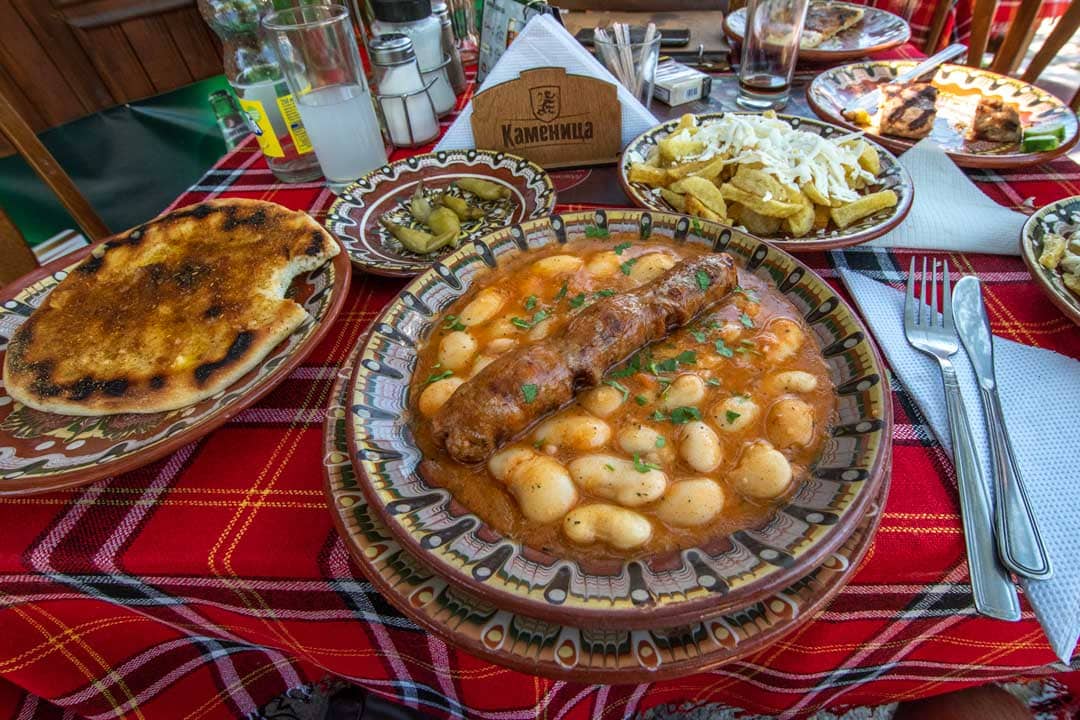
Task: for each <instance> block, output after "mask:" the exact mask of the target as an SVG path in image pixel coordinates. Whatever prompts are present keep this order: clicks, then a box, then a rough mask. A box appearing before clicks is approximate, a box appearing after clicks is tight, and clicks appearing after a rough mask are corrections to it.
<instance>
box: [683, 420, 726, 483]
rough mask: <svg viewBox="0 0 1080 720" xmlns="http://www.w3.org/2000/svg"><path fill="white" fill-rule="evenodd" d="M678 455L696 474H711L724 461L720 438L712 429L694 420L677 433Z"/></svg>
mask: <svg viewBox="0 0 1080 720" xmlns="http://www.w3.org/2000/svg"><path fill="white" fill-rule="evenodd" d="M679 455H680V456H681V457H682V459H683V460H685V461H686V464H687V465H689V466H690V467H692V468H694V469H695V470H697V471H698V472H711V471H713V470H715V469H716V468H717V467H719V466H720V462H721V461H722V460H723V459H724V451H723V448H721V447H720V438H718V437H716V433H715V432H713V429H712V428H711V427H709V426H708V425H706V424H705V423H703V422H701V421H700V420H695V421H693V422H688V423H686V425H684V426H683V429H682V431H681V432H680V433H679Z"/></svg>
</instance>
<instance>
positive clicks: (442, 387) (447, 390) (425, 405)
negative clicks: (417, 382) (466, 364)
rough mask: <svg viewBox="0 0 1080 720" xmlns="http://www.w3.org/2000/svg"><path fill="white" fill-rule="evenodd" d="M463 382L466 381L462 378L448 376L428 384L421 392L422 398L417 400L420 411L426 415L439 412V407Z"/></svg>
mask: <svg viewBox="0 0 1080 720" xmlns="http://www.w3.org/2000/svg"><path fill="white" fill-rule="evenodd" d="M463 382H465V381H464V380H462V379H461V378H456V377H448V378H444V379H442V380H436V381H435V382H433V383H431V384H430V385H428V386H427V387H426V388H424V391H423V392H422V393H420V400H419V401H417V406H418V407H419V408H420V412H421V413H422V414H423V415H424V416H426V417H431V416H433V415H434V414H435V413H437V412H439V408H441V407H442V406H443V404H444V403H445V402H446V401H447V400H449V399H450V396H451V395H453V394H454V391H455V390H457V389H458V388H459V387H461V384H462V383H463Z"/></svg>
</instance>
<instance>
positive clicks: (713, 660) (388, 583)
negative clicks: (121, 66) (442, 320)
mask: <svg viewBox="0 0 1080 720" xmlns="http://www.w3.org/2000/svg"><path fill="white" fill-rule="evenodd" d="M365 341H366V337H365V338H361V340H360V341H359V343H358V344H359V345H360V346H362V345H363V344H364V343H365ZM355 358H356V356H355V355H353V357H352V358H351V359H350V360H349V361H348V362H346V363H345V364H344V365H343V366H342V367H341V369H340V370H339V372H338V374H337V377H336V378H335V380H334V385H333V388H332V390H331V393H330V397H331V401H330V406H329V408H328V409H327V418H326V425H325V428H324V431H323V472H324V474H325V489H326V495H327V501H328V503H329V505H330V510H331V515H332V517H333V518H334V524H335V525H336V526H337V529H338V532H339V533H340V534H341V537H342V539H343V540H344V541H345V545H346V547H347V548H348V549H349V553H350V555H352V558H353V560H354V561H356V563H357V564H358V565H359V566H360V567H361V568H362V569H363V574H364V577H365V578H367V579H368V580H370V581H371V582H372V584H374V585H375V587H376V588H377V589H378V591H379V593H380V594H382V595H383V597H385V598H386V599H387V600H389V601H390V602H391V603H393V604H394V605H395V606H396V607H397V608H398V609H399V610H400V611H401V612H403V613H404V614H405V615H406V616H407V617H409V618H410V619H411V620H412V621H413V622H415V623H417V624H418V625H420V626H421V627H423V628H425V629H426V630H429V631H431V632H434V633H436V634H438V635H440V636H441V637H443V638H444V639H446V641H447V642H450V643H452V644H454V645H456V646H458V647H460V648H462V649H463V650H465V651H467V652H470V653H472V654H473V655H476V656H478V657H481V658H484V659H486V660H489V661H491V662H493V663H497V664H500V665H504V666H508V667H512V668H515V669H517V670H520V671H522V672H527V673H530V674H539V675H544V676H546V677H550V678H556V679H561V680H568V681H570V680H572V681H576V682H586V683H625V682H650V681H654V680H661V679H664V678H670V677H675V676H680V675H686V674H689V673H692V672H702V671H705V670H709V669H711V668H714V667H717V666H719V665H722V664H725V663H728V662H732V661H733V660H737V659H739V658H742V657H745V656H746V655H748V654H750V653H752V652H755V651H758V650H761V649H763V648H765V647H767V646H768V645H770V644H772V643H773V642H775V641H776V640H777V639H779V638H780V637H782V636H783V635H786V634H787V633H790V632H791V631H793V630H795V629H796V628H798V627H800V626H801V625H802V624H803V623H805V622H807V621H809V620H810V619H811V618H813V617H814V615H815V614H817V612H818V611H819V610H821V609H822V608H823V607H825V605H826V604H827V603H828V602H829V601H830V600H831V599H832V598H833V597H835V596H836V594H837V593H838V592H839V591H840V590H841V589H842V588H843V586H844V585H845V584H846V583H847V581H848V580H849V579H850V578H851V576H852V575H853V574H854V573H855V571H856V570H857V568H858V566H859V562H860V561H861V560H862V558H863V556H864V554H865V553H866V550H867V548H868V547H869V546H870V543H871V540H872V538H873V535H874V531H875V530H876V529H877V525H878V522H879V521H880V519H881V510H882V507H883V505H884V503H885V497H886V495H887V493H888V484H889V483H888V479H887V478H886V480H885V481H884V482H883V483H882V485H881V488H880V490H879V494H878V496H877V497H876V498H875V499H874V501H873V502H871V503H870V505H869V507H868V508H867V510H866V514H865V516H864V518H863V520H862V522H861V523H860V524H859V526H858V527H857V528H856V529H855V531H854V532H853V533H852V534H851V536H850V537H849V538H848V539H847V541H846V542H844V543H843V544H842V545H841V546H840V547H839V548H838V549H837V550H835V551H834V552H833V553H831V554H830V555H829V556H827V557H826V559H825V561H824V562H823V563H822V564H821V565H820V566H818V567H817V568H815V569H813V570H811V571H810V572H809V573H808V574H807V575H806V576H805V577H802V578H799V579H798V580H796V581H795V582H793V583H792V584H791V585H789V586H788V587H786V588H783V589H782V590H779V591H777V592H776V593H774V594H772V595H770V596H768V597H765V598H762V599H761V600H758V601H757V602H754V603H751V604H749V605H747V606H746V607H742V608H738V609H736V610H733V611H731V612H729V613H727V614H724V615H721V616H718V617H716V618H713V619H710V620H703V621H697V622H691V623H689V624H685V625H677V626H674V627H664V628H658V629H655V630H627V629H610V630H602V629H594V628H590V627H582V626H580V625H561V624H558V623H552V622H549V621H545V620H540V619H536V618H531V617H528V616H526V615H522V614H517V613H514V612H511V611H508V610H500V609H499V608H498V607H496V606H495V605H493V604H492V603H490V602H488V601H486V600H484V599H482V598H481V597H480V596H478V595H476V594H474V593H471V592H468V591H463V590H458V589H457V588H455V587H454V586H452V585H450V584H449V583H447V582H446V581H445V580H443V579H441V578H440V577H439V576H438V575H436V574H435V573H434V572H433V571H432V570H431V568H429V567H428V565H427V564H426V563H425V562H424V559H423V557H422V556H417V555H415V554H413V553H411V552H410V551H409V550H407V549H406V548H405V547H404V546H403V545H402V544H401V543H399V542H398V541H397V540H396V539H395V538H394V536H393V535H392V534H391V533H390V531H389V529H388V528H387V527H386V524H385V523H384V522H383V521H382V519H381V518H380V516H379V514H378V513H375V512H372V509H371V507H370V506H369V505H368V503H367V500H366V498H365V495H364V492H363V490H362V489H361V487H360V480H359V477H358V475H357V473H356V470H355V469H354V468H353V465H352V462H351V461H350V459H349V442H348V437H347V425H348V423H349V418H350V413H351V409H350V399H349V379H350V377H351V375H352V370H353V363H354V362H355Z"/></svg>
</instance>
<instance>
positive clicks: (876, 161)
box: [859, 142, 881, 175]
mask: <svg viewBox="0 0 1080 720" xmlns="http://www.w3.org/2000/svg"><path fill="white" fill-rule="evenodd" d="M862 145H863V150H862V154H861V155H859V165H861V166H862V169H863V170H865V171H866V172H868V173H870V174H871V175H877V174H878V173H879V172H881V158H880V157H878V152H877V150H876V149H874V146H873V145H871V144H870V143H868V142H863V144H862Z"/></svg>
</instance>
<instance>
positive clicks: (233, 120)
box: [208, 90, 251, 150]
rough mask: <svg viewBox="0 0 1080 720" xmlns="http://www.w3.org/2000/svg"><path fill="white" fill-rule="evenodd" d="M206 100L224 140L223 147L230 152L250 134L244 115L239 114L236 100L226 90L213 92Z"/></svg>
mask: <svg viewBox="0 0 1080 720" xmlns="http://www.w3.org/2000/svg"><path fill="white" fill-rule="evenodd" d="M208 100H209V101H210V109H211V110H213V111H214V119H215V120H217V124H218V129H219V130H221V135H222V137H224V138H225V147H226V148H228V149H229V150H232V149H233V148H235V147H236V146H237V145H239V144H240V141H241V140H243V139H244V138H246V137H247V136H248V134H250V133H251V128H249V127H248V126H247V120H246V119H245V118H244V114H243V113H242V112H240V108H239V106H237V104H236V99H235V98H234V97H233V94H232V93H231V92H229V91H228V90H215V91H214V92H212V93H210V97H209V98H208Z"/></svg>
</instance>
